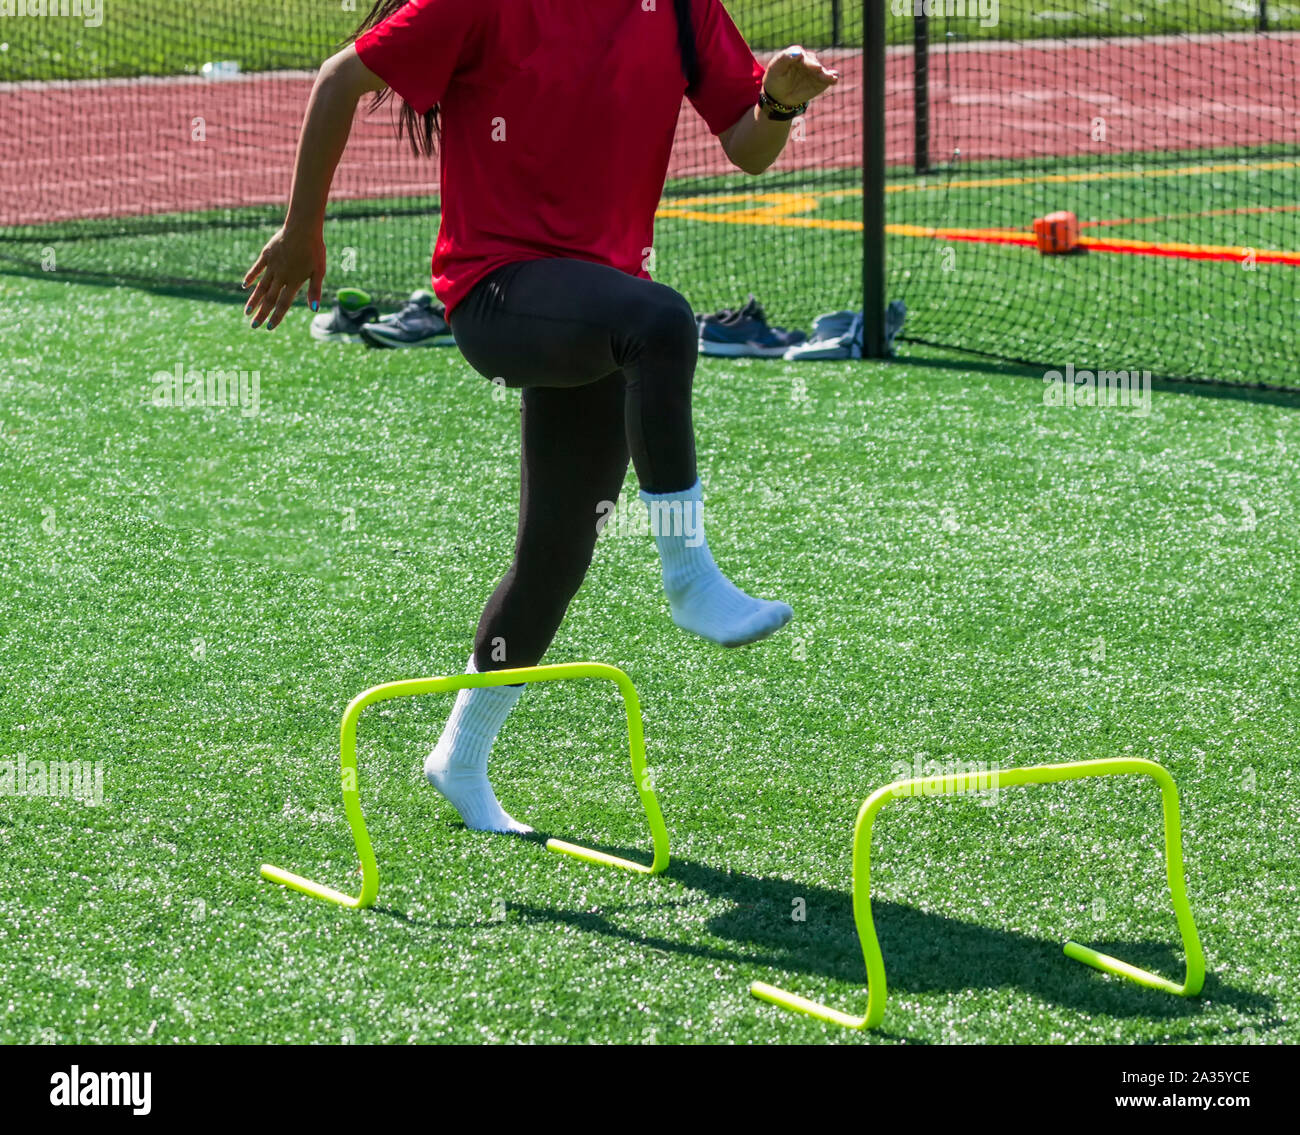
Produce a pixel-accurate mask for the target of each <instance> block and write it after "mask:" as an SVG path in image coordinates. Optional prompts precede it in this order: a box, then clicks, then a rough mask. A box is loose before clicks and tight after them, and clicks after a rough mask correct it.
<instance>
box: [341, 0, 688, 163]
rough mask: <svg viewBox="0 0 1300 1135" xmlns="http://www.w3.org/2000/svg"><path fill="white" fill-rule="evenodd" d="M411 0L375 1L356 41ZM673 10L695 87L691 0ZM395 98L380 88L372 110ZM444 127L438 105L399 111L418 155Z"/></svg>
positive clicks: (428, 150)
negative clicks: (416, 109) (423, 110)
mask: <svg viewBox="0 0 1300 1135" xmlns="http://www.w3.org/2000/svg"><path fill="white" fill-rule="evenodd" d="M409 2H410V0H375V2H374V6H373V7H372V8H371V9H370V11H369V12H368V13H366V18H365V19H364V20H362V21H361V23H360V24H358V25H357V30H356V31H354V32H353V33H352V39H351V40H349V41H348V42H350V43H351V42H355V41H356V39H357V37H358V36H360V35H361V33H362V32H365V31H368V30H369V29H370V28H373V27H374V26H375V25H376V24H381V23H383V22H384V21H385V20H386V19H388V17H389V16H391V15H392V14H393V13H394V12H396V11H398V10H399V9H401V8H404V7H405V6H406V5H407V4H408V3H409ZM673 10H674V12H675V13H676V15H677V50H678V52H679V53H680V55H681V60H682V75H683V76H684V77H685V79H686V89H687V90H688V91H689V90H690V89H691V88H692V87H694V86H695V81H696V79H698V78H699V74H700V60H699V55H698V53H697V51H696V45H695V27H694V25H693V24H692V23H691V0H673ZM392 97H393V90H392V88H391V87H385V88H384V89H383V90H382V91H377V92H376V93H375V97H374V98H373V99H372V100H371V103H370V109H371V110H374V109H376V108H377V107H380V106H383V105H384V103H386V102H388V101H389V100H390V99H391V98H392ZM441 132H442V127H441V124H440V122H439V118H438V107H436V106H435V107H432V108H430V109H429V110H426V111H425V112H424V113H423V114H416V113H415V111H414V109H412V107H411V105H410V104H409V103H407V102H403V103H402V105H401V106H400V108H399V109H398V112H397V133H398V136H399V137H400V136H401V135H403V134H405V135H406V137H407V140H408V141H409V142H410V143H411V152H412V153H414V154H416V155H421V154H422V155H424V156H425V157H432V156H433V154H434V151H435V150H436V148H437V143H438V138H439V135H440V134H441Z"/></svg>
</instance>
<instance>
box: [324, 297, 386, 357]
mask: <svg viewBox="0 0 1300 1135" xmlns="http://www.w3.org/2000/svg"><path fill="white" fill-rule="evenodd" d="M378 318H379V309H378V308H377V307H375V305H374V304H372V303H371V302H370V296H369V295H368V294H367V293H366V292H363V291H362V290H361V289H360V288H340V289H339V294H338V296H337V298H336V299H335V300H334V310H333V311H322V312H321V313H320V314H319V315H317V316H316V317H315V318H314V319H312V321H311V337H312V338H313V339H318V340H320V341H321V342H322V343H360V342H361V327H362V324H365V323H368V322H370V320H372V319H378Z"/></svg>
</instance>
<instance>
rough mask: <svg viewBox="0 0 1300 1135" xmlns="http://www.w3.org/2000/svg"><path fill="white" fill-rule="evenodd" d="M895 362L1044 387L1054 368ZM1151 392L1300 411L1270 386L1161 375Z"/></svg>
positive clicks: (986, 360) (1298, 396)
mask: <svg viewBox="0 0 1300 1135" xmlns="http://www.w3.org/2000/svg"><path fill="white" fill-rule="evenodd" d="M914 342H916V343H918V344H920V345H923V346H926V347H931V348H933V349H935V350H943V351H954V352H956V351H958V350H959V348H955V347H945V346H942V345H941V344H937V343H929V342H927V341H926V340H924V339H917V340H914ZM895 361H896V362H899V363H902V364H904V365H906V366H909V367H916V368H918V369H922V370H924V369H931V370H949V371H975V372H978V373H980V374H996V375H1001V376H1002V377H1004V378H1031V379H1034V380H1035V381H1037V382H1040V383H1041V382H1042V381H1043V372H1044V369H1049V370H1050V369H1051V368H1050V367H1046V368H1045V367H1044V366H1043V365H1041V364H1038V365H1036V364H1029V363H1022V362H1016V361H1007V360H1002V359H994V358H990V357H988V356H987V355H980V354H977V353H974V352H972V355H971V357H970V358H969V359H966V358H929V357H927V356H925V355H899V356H898V357H897V358H896V359H895ZM1151 389H1152V390H1160V391H1164V392H1165V393H1168V394H1186V395H1192V396H1193V397H1197V398H1226V399H1229V400H1231V401H1238V402H1263V403H1267V404H1269V405H1273V406H1286V407H1288V408H1290V409H1293V410H1300V390H1296V389H1290V390H1279V389H1277V388H1275V387H1269V386H1248V385H1245V384H1242V383H1228V382H1212V381H1209V380H1206V381H1202V382H1189V381H1187V380H1185V379H1174V378H1163V377H1161V376H1159V375H1153V376H1152V379H1151Z"/></svg>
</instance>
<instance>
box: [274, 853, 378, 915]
mask: <svg viewBox="0 0 1300 1135" xmlns="http://www.w3.org/2000/svg"><path fill="white" fill-rule="evenodd" d="M261 875H262V878H263V879H267V880H269V881H270V882H272V883H279V884H280V885H281V886H282V887H288V888H290V889H291V890H295V891H301V892H302V893H303V894H304V895H311V896H312V897H313V898H317V899H324V900H325V901H326V902H332V903H336V904H338V905H339V906H345V907H347V908H349V909H350V910H359V909H361V907H362V906H369V905H370V904H369V903H362V901H361V898H360V896H358V895H345V894H344V893H343V892H342V891H336V890H335V889H334V888H333V887H327V886H326V885H325V884H324V883H317V882H313V881H312V880H311V879H307V878H304V877H303V876H302V875H295V874H294V873H293V872H292V871H286V870H285V869H284V868H283V867H276V866H274V865H273V864H270V863H263V864H262V868H261Z"/></svg>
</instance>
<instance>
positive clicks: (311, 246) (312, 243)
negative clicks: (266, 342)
mask: <svg viewBox="0 0 1300 1135" xmlns="http://www.w3.org/2000/svg"><path fill="white" fill-rule="evenodd" d="M259 277H260V279H259ZM254 280H257V287H256V288H255V289H254V290H253V294H252V295H251V296H249V297H248V303H246V304H245V305H244V314H245V315H252V316H253V324H252V325H253V326H254V327H260V326H261V325H262V323H263V322H265V323H266V329H267V330H268V331H270V330H272V329H273V328H275V327H277V326H279V323H280V320H282V319H283V318H284V315H285V312H287V311H288V310H289V306H290V305H291V304H292V303H293V301H294V298H295V297H296V296H297V295H298V292H299V290H300V289H301V288H302V285H303V283H304V282H306V283H307V302H308V303H310V304H311V305H312V310H315V308H316V305H317V304H319V303H320V296H321V288H322V286H323V285H324V283H325V241H324V239H323V238H322V237H321V234H320V232H319V231H314V232H313V231H303V230H302V229H298V228H292V229H291V228H288V227H287V226H286V227H282V228H280V229H279V230H278V231H277V232H276V233H275V235H274V236H272V237H271V239H270V240H268V241H267V242H266V247H265V248H263V249H262V254H261V255H260V256H259V257H258V258H257V262H256V263H255V264H254V265H253V266H252V267H251V268H250V269H249V270H248V272H247V274H246V275H245V276H244V287H245V288H247V287H248V286H249V284H251V283H252V282H253V281H254ZM254 313H256V314H254ZM268 316H269V318H268Z"/></svg>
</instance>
